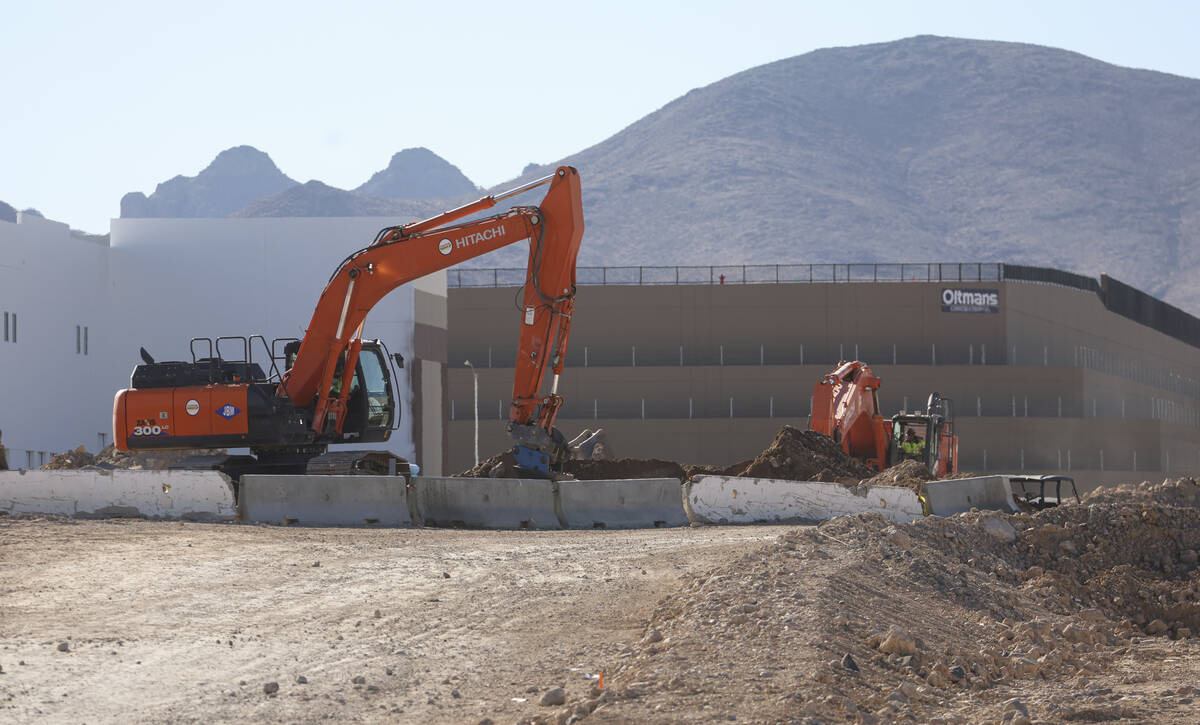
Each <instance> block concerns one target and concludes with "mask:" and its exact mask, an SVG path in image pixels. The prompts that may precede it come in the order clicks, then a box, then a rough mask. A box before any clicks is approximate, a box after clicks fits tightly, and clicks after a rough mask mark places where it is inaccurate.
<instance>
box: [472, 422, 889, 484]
mask: <svg viewBox="0 0 1200 725" xmlns="http://www.w3.org/2000/svg"><path fill="white" fill-rule="evenodd" d="M564 473H567V474H569V475H571V476H574V477H575V478H576V479H579V480H581V481H592V480H600V479H612V478H680V479H686V478H691V477H692V476H697V475H705V474H708V475H722V476H744V477H752V478H779V479H784V480H792V481H831V482H832V481H838V482H842V483H858V482H859V481H860V480H861V479H863V478H867V477H868V476H870V475H871V473H872V471H871V469H869V468H867V467H866V465H864V464H863V463H861V462H859V461H857V460H855V459H853V458H851V457H849V456H847V455H846V453H845V451H843V450H842V448H841V446H839V445H838V444H837V443H834V442H833V439H832V438H830V437H828V436H825V435H822V434H821V433H817V432H815V431H810V430H799V429H797V428H793V427H792V426H790V425H785V426H784V427H783V428H781V429H780V431H779V433H778V435H776V436H775V440H774V442H772V443H771V445H770V446H768V447H767V449H766V450H764V451H763V452H762V453H760V454H758V455H757V456H756V457H754V458H753V459H751V460H748V461H742V462H740V463H735V464H733V465H732V466H729V467H727V468H721V467H719V466H708V465H689V464H681V463H678V462H676V461H663V460H659V459H656V458H647V459H644V458H620V459H617V460H605V461H597V460H590V461H568V462H567V463H566V465H565V466H564ZM457 475H458V476H460V477H464V478H519V477H520V474H519V473H518V471H517V463H516V459H514V458H513V455H512V452H510V451H505V452H503V453H499V454H496V455H494V456H492V457H491V458H488V459H487V460H485V461H480V462H479V465H477V466H474V467H472V468H469V469H467V470H465V471H463V472H462V473H459V474H457Z"/></svg>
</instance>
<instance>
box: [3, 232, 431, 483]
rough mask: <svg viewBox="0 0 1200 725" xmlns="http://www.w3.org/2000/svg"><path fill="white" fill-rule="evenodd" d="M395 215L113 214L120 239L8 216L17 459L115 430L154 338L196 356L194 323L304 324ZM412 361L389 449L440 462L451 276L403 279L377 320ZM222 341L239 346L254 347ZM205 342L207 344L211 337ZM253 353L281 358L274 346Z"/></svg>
mask: <svg viewBox="0 0 1200 725" xmlns="http://www.w3.org/2000/svg"><path fill="white" fill-rule="evenodd" d="M403 221H409V220H399V219H388V218H361V217H355V218H256V219H115V220H113V223H112V234H111V242H110V243H109V244H104V243H102V242H96V241H93V240H90V239H85V238H80V237H78V236H75V235H72V233H71V232H70V230H69V229H68V228H67V227H66V225H64V224H59V223H57V222H51V221H47V220H44V219H40V218H37V217H32V216H29V215H21V216H20V217H18V221H17V223H16V224H11V223H8V222H3V221H0V321H2V320H7V321H8V323H7V324H8V328H7V330H8V332H7V333H4V329H2V328H0V333H2V334H0V371H2V372H3V375H2V376H0V431H2V432H3V436H4V437H3V443H4V445H5V447H6V448H7V449H8V452H9V465H10V466H11V467H13V468H17V467H35V466H37V465H40V464H41V463H44V462H45V461H46V460H48V459H49V456H50V455H52V454H53V453H54V452H59V451H64V450H67V449H70V448H74V447H76V446H78V445H84V446H86V447H87V448H88V450H92V451H94V450H97V449H98V448H100V447H102V446H103V445H105V444H107V443H109V442H111V440H112V399H113V395H114V393H115V392H116V391H117V390H118V389H120V388H123V387H128V385H129V374H130V372H131V371H132V369H133V367H134V365H136V364H137V363H138V362H139V357H138V348H139V347H145V348H146V349H147V350H148V351H149V352H150V353H151V354H152V355H153V356H154V357H155V359H157V360H159V361H164V360H191V359H192V354H191V352H190V351H189V341H190V340H191V338H193V337H209V338H216V337H219V336H249V335H252V334H261V335H262V336H263V337H265V338H266V339H267V340H268V341H270V340H271V339H273V338H283V337H303V335H304V331H305V328H306V326H307V324H308V321H309V318H310V317H311V315H312V311H313V306H314V305H315V304H316V301H317V297H318V295H319V294H320V292H321V290H322V289H323V287H324V285H325V283H326V281H327V280H328V279H329V276H330V275H331V274H332V273H333V271H334V269H335V268H336V266H337V264H338V263H339V262H340V261H341V260H342V259H343V258H344V257H345V256H346V255H348V254H350V253H351V252H353V251H355V250H357V249H360V248H361V247H363V246H365V245H366V244H368V243H369V242H370V241H371V240H372V239H373V238H374V236H375V233H376V232H377V231H378V230H379V229H380V228H382V227H384V226H388V225H391V224H397V223H401V222H403ZM364 336H365V337H372V338H374V337H378V338H380V339H382V340H383V341H384V343H386V344H387V345H388V347H389V348H390V349H391V351H392V352H399V353H401V354H403V355H404V357H405V360H406V361H408V362H407V364H406V366H405V369H404V370H401V371H399V374H400V379H399V380H398V381H397V388H398V393H399V396H400V403H401V410H402V417H401V423H400V428H399V430H397V431H396V432H395V433H393V434H392V439H391V441H389V443H388V444H387V447H388V448H390V449H391V450H393V451H394V452H396V453H398V454H400V455H402V456H405V457H407V458H409V459H411V460H415V461H417V462H419V463H420V464H421V465H422V467H423V469H424V470H425V471H427V472H429V473H440V472H441V470H442V461H443V455H444V450H445V445H444V430H443V425H442V421H443V419H444V416H443V414H442V410H443V399H444V397H445V394H444V389H445V388H444V376H445V363H446V281H445V275H444V274H436V275H431V276H429V277H426V278H424V279H421V280H419V281H417V282H415V283H412V284H409V285H405V286H404V287H401V288H400V289H397V290H396V291H394V292H393V293H392V294H390V295H389V296H388V297H387V298H385V299H384V300H383V301H382V302H381V303H380V304H379V305H378V306H377V307H376V308H375V310H374V311H373V312H372V314H371V316H370V317H368V319H367V324H366V326H365V328H364ZM233 348H234V346H233V345H229V346H226V345H223V346H222V352H223V353H225V354H226V355H227V356H228V357H240V348H239V349H238V351H237V353H236V354H231V351H232V350H233ZM197 354H198V355H199V356H204V355H206V354H207V348H205V349H203V350H200V349H198V350H197ZM252 354H253V359H254V360H255V361H256V362H260V364H262V365H263V367H264V369H266V368H267V367H269V364H268V361H266V357H267V352H266V349H265V348H263V347H256V348H255V349H254V350H253V351H252Z"/></svg>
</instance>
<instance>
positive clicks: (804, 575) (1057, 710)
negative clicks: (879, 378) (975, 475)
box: [606, 479, 1200, 723]
mask: <svg viewBox="0 0 1200 725" xmlns="http://www.w3.org/2000/svg"><path fill="white" fill-rule="evenodd" d="M1126 494H1127V495H1124V496H1122V495H1121V494H1120V493H1118V492H1112V491H1106V492H1104V493H1101V494H1096V495H1093V496H1091V497H1089V501H1088V502H1087V503H1086V504H1084V505H1078V504H1076V505H1066V506H1061V507H1058V508H1055V509H1049V510H1046V511H1042V512H1038V513H1035V514H1024V513H1023V514H1016V515H1012V516H1005V515H1002V514H999V513H995V512H973V513H967V514H962V515H959V516H954V517H951V518H945V519H943V518H937V517H930V518H926V519H922V520H919V521H916V522H914V523H912V524H893V523H890V522H888V521H886V520H885V519H883V518H882V517H879V516H874V515H860V516H853V517H844V518H839V519H835V520H833V521H830V522H827V523H824V524H822V525H821V526H819V527H814V528H806V529H794V530H792V531H790V532H789V533H786V534H784V535H783V536H781V537H780V538H779V540H778V541H777V542H775V543H774V544H771V545H768V546H766V547H764V548H763V549H762V550H761V551H759V552H757V553H754V554H751V555H748V556H746V557H745V558H744V559H742V560H741V561H737V562H734V563H733V564H731V565H728V566H724V567H719V568H717V569H714V570H711V571H708V572H705V573H704V574H701V575H695V576H692V577H690V578H688V579H685V580H684V584H683V585H682V587H681V588H680V590H679V591H677V592H676V593H674V594H672V595H671V596H669V597H667V598H665V599H663V600H661V602H660V603H659V606H658V608H657V609H656V610H655V612H654V613H653V615H652V617H651V619H650V621H649V622H648V625H647V627H646V629H645V630H644V636H643V638H642V639H641V640H640V641H639V642H637V643H636V644H633V645H630V646H629V647H627V648H626V650H625V651H624V652H623V653H622V654H621V655H620V657H619V658H618V659H616V660H615V661H613V662H610V663H609V668H610V669H608V670H606V681H608V682H609V683H611V687H610V689H611V693H612V696H613V697H614V702H613V703H612V704H611V706H610V707H611V708H612V709H611V710H610V712H611V713H612V716H615V717H618V718H619V717H621V716H625V717H629V718H633V719H639V717H638V716H645V717H644V720H643V721H647V722H658V721H662V722H666V721H686V720H689V719H691V718H702V719H705V720H712V719H714V717H715V718H717V719H719V718H720V717H721V716H722V715H723V714H724V713H726V712H727V713H729V714H736V715H737V718H738V720H750V721H754V722H800V721H806V720H807V718H816V719H819V720H820V721H822V722H846V721H850V722H871V723H875V722H906V721H907V722H912V721H915V722H929V721H933V720H939V719H940V720H943V721H946V722H980V721H983V720H992V721H995V722H1006V723H1017V722H1026V723H1028V722H1031V721H1045V722H1062V721H1072V720H1076V721H1077V720H1091V721H1097V720H1121V719H1124V720H1141V721H1154V722H1195V721H1196V719H1197V717H1198V716H1200V703H1197V702H1195V701H1194V698H1193V696H1194V695H1200V690H1197V689H1195V688H1194V687H1193V684H1194V681H1195V677H1196V675H1197V671H1198V670H1200V666H1197V665H1195V662H1196V657H1197V654H1200V568H1198V561H1197V560H1198V558H1200V557H1198V556H1197V550H1200V508H1197V507H1196V502H1197V501H1200V485H1198V484H1197V483H1196V481H1194V480H1191V479H1182V480H1178V481H1173V482H1164V483H1163V484H1159V485H1157V486H1151V485H1149V484H1143V486H1140V487H1136V488H1134V489H1130V490H1129V491H1127V492H1126ZM783 653H786V656H783ZM610 673H611V674H610ZM1164 687H1167V689H1166V690H1164V689H1163V688H1164ZM1014 699H1015V700H1016V702H1015V703H1014V702H1013V700H1014ZM713 703H719V706H720V708H722V709H720V710H719V711H717V710H714V709H712V704H713ZM659 704H662V705H663V709H662V712H664V713H665V712H670V717H667V716H666V715H665V714H664V716H663V717H661V718H659V717H656V715H657V712H656V710H655V708H656V707H657V706H658V705H659ZM668 707H669V710H668V709H667V708H668Z"/></svg>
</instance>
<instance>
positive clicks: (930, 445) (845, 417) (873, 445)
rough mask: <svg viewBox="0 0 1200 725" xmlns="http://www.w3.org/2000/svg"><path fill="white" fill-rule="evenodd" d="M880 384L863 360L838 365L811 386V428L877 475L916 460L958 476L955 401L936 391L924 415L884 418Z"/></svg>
mask: <svg viewBox="0 0 1200 725" xmlns="http://www.w3.org/2000/svg"><path fill="white" fill-rule="evenodd" d="M881 382H882V381H881V380H880V379H879V378H878V377H877V376H876V375H875V374H874V373H872V372H871V368H869V367H867V364H866V363H864V362H860V361H858V360H855V361H853V362H844V361H843V362H840V363H838V366H837V368H835V369H834V370H833V372H831V373H829V374H828V375H826V376H825V377H823V378H821V380H820V382H818V383H817V384H816V385H815V386H814V387H813V406H812V407H813V410H812V417H811V418H810V420H809V428H811V429H812V430H815V431H816V432H818V433H823V434H825V435H827V436H829V437H830V438H833V439H834V440H835V441H837V442H838V443H839V444H840V445H841V446H842V450H844V451H846V453H847V454H848V455H850V456H853V457H854V458H857V459H859V460H861V461H862V462H863V463H865V464H867V466H869V467H870V468H872V469H874V470H876V471H882V470H883V469H884V468H887V467H889V466H894V465H896V464H897V463H899V462H900V461H902V460H905V459H915V460H919V461H921V463H923V464H924V465H925V467H926V468H928V469H929V471H930V473H932V474H933V475H934V476H936V477H938V478H944V477H946V476H952V475H954V474H956V473H958V435H957V434H956V433H955V430H954V401H953V400H951V399H950V398H945V397H943V396H941V395H940V394H938V393H932V394H931V395H930V396H929V400H928V401H927V402H926V405H925V411H924V412H909V411H901V412H900V413H896V414H895V415H893V416H892V417H891V418H890V419H886V420H885V419H884V417H883V415H882V414H881V413H880V412H879V386H880V384H881Z"/></svg>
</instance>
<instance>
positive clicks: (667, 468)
mask: <svg viewBox="0 0 1200 725" xmlns="http://www.w3.org/2000/svg"><path fill="white" fill-rule="evenodd" d="M563 472H564V473H566V474H568V475H570V476H572V477H574V478H575V479H577V480H580V481H596V480H603V479H613V478H683V477H684V475H685V472H684V467H683V466H681V465H679V464H678V463H676V462H675V461H659V460H655V459H649V460H647V459H640V458H619V459H615V460H603V461H595V460H592V461H567V463H566V465H565V466H564V471H563ZM457 475H458V476H460V477H463V478H520V477H521V475H522V474H521V473H520V472H519V471H518V470H517V461H516V459H515V458H514V457H513V454H512V452H511V451H505V452H503V453H498V454H496V455H494V456H492V457H491V458H489V459H487V460H485V461H480V462H479V465H477V466H474V467H472V468H469V469H467V470H465V471H463V472H462V473H459V474H457ZM526 475H527V474H526Z"/></svg>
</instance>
